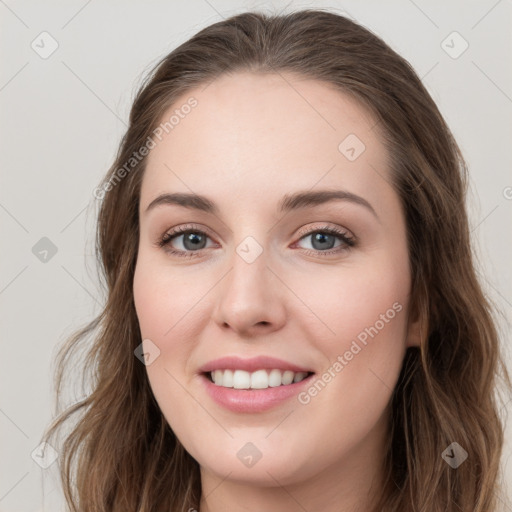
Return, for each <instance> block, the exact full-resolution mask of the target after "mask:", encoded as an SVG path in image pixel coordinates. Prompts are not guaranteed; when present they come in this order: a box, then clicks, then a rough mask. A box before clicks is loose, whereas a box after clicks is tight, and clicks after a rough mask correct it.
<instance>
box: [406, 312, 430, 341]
mask: <svg viewBox="0 0 512 512" xmlns="http://www.w3.org/2000/svg"><path fill="white" fill-rule="evenodd" d="M427 332H428V327H427V319H426V318H425V311H424V310H423V312H422V313H420V312H419V308H418V307H414V306H412V307H411V309H410V311H409V316H408V319H407V336H406V347H407V348H408V347H420V346H421V344H422V341H423V340H424V339H426V337H427Z"/></svg>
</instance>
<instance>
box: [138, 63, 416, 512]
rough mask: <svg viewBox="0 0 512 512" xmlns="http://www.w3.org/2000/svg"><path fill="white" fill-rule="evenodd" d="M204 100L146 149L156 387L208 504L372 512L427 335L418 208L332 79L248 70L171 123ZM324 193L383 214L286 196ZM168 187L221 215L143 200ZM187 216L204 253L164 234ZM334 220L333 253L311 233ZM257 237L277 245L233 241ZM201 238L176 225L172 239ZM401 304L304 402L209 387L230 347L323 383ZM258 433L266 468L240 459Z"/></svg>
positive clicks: (198, 94) (148, 310)
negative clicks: (364, 338)
mask: <svg viewBox="0 0 512 512" xmlns="http://www.w3.org/2000/svg"><path fill="white" fill-rule="evenodd" d="M190 96H193V97H195V98H196V99H197V101H198V105H197V106H196V107H195V108H194V109H193V110H192V111H191V112H190V113H189V114H188V115H187V116H185V117H184V118H183V119H180V122H179V124H178V125H176V126H175V127H174V128H173V130H172V131H169V134H168V135H166V136H165V137H164V138H163V139H162V141H161V142H159V143H158V144H157V145H156V147H154V148H153V149H152V150H151V152H150V154H149V156H148V161H147V168H146V171H145V176H144V179H143V183H142V189H141V198H140V240H139V252H138V260H137V266H136V271H135V277H134V283H133V290H134V299H135V305H136V310H137V315H138V318H139V322H140V329H141V335H142V339H150V340H151V341H152V343H154V344H155V345H156V346H157V347H158V348H159V350H160V355H159V356H158V357H157V358H156V359H155V360H154V362H152V363H151V364H150V365H148V366H146V369H147V373H148V378H149V381H150V384H151V387H152V390H153V392H154V395H155V397H156V399H157V401H158V404H159V406H160V408H161V410H162V412H163V414H164V416H165V418H166V419H167V421H168V422H169V424H170V426H171V428H172V429H173V431H174V432H175V434H176V435H177V437H178V439H179V440H180V441H181V443H182V444H183V445H184V447H185V448H186V450H187V451H188V452H189V453H190V454H191V455H192V456H193V457H194V458H195V459H196V460H197V461H198V462H199V464H200V468H201V479H202V488H203V497H202V500H201V512H203V511H209V512H217V511H224V510H246V511H261V510H267V511H271V512H273V511H275V512H278V511H279V512H286V511H294V512H295V511H296V510H302V508H303V509H305V510H323V511H325V512H329V511H336V512H348V511H350V512H353V511H356V510H361V511H362V510H368V507H369V506H370V504H371V503H370V502H371V499H370V497H369V496H371V495H372V492H373V490H377V489H378V488H379V486H380V485H381V478H382V473H383V472H382V466H381V464H382V458H383V454H384V451H385V449H386V448H387V447H388V445H389V439H388V435H387V433H386V427H387V423H388V420H389V403H390V398H391V395H392V391H393V389H394V387H395V385H396V382H397V379H398V376H399V373H400V369H401V365H402V362H403V357H404V354H405V351H406V348H407V347H409V346H413V345H418V344H419V342H420V341H419V340H420V337H419V326H418V323H417V322H416V321H413V319H412V317H411V315H410V314H409V308H408V303H409V295H410V286H411V276H410V271H409V259H408V250H407V243H406V231H405V220H404V215H403V211H402V208H401V204H400V199H399V197H398V195H397V193H396V191H395V190H394V189H393V187H392V186H391V185H390V183H389V177H390V170H389V168H388V155H387V153H386V149H385V147H384V146H383V143H382V141H381V139H380V136H379V134H378V133H377V129H376V128H375V120H374V119H373V118H372V116H371V115H370V114H369V113H368V112H367V111H366V110H364V109H363V108H362V107H361V106H359V105H358V104H357V103H356V102H354V101H353V100H352V99H351V98H349V97H348V96H346V95H345V94H342V93H340V92H339V91H336V90H334V89H333V88H332V87H331V86H329V85H327V84H325V83H322V82H319V81H315V80H310V79H304V78H301V77H298V76H294V75H291V74H282V75H277V74H265V75H263V74H253V73H248V72H244V73H242V72H240V73H237V74H234V75H231V76H227V75H226V76H222V77H220V78H219V79H217V80H216V81H214V82H213V83H211V84H210V85H208V87H206V88H205V87H201V88H198V89H196V90H193V91H190V92H189V93H187V94H186V95H184V96H182V97H181V98H180V99H179V100H178V101H176V103H175V104H174V105H173V107H172V108H171V109H169V112H166V113H165V115H163V116H162V120H167V119H169V117H170V115H171V114H172V111H173V110H174V109H175V108H179V107H180V105H183V104H184V103H185V102H186V101H187V99H188V98H189V97H190ZM349 134H356V135H357V137H358V138H359V139H360V140H361V141H363V143H364V144H365V146H366V149H365V151H364V152H363V153H362V154H360V156H359V157H358V158H357V159H356V160H354V161H349V160H348V159H347V158H346V157H345V155H344V154H342V153H341V152H340V151H339V150H338V145H339V144H340V142H342V141H343V140H344V139H345V137H347V135H349ZM320 189H322V190H324V189H326V190H340V189H343V190H346V191H349V192H351V193H354V194H357V195H359V196H361V197H363V198H364V199H365V200H366V201H368V202H369V203H370V204H371V206H372V207H373V209H374V210H375V213H376V215H374V214H373V213H372V212H371V211H370V210H369V209H368V208H365V207H364V206H362V205H359V204H355V203H352V202H350V201H346V200H343V201H331V202H327V203H324V204H321V205H317V206H313V207H307V208H302V209H299V210H294V211H290V212H288V213H287V214H286V215H284V214H283V213H280V212H279V211H278V204H279V202H280V200H281V198H282V197H283V196H284V195H286V194H291V193H293V192H296V191H299V190H301V191H305V190H320ZM169 192H185V193H190V192H194V193H197V194H201V195H205V196H207V197H208V198H209V199H210V200H212V201H213V202H215V203H216V205H217V206H218V209H219V212H218V214H216V215H213V214H211V213H206V212H201V211H198V210H193V209H188V208H185V207H183V206H179V205H160V206H157V207H155V208H152V209H150V210H149V211H146V209H147V207H148V205H149V204H150V203H151V202H152V201H153V200H154V199H155V198H156V197H157V196H159V195H160V194H163V193H169ZM377 216H378V217H377ZM190 223H193V224H194V226H193V228H195V229H196V230H197V229H199V230H202V231H205V232H206V233H207V238H206V240H207V242H206V245H203V246H201V247H204V248H203V249H201V250H200V251H198V252H197V254H199V255H198V256H197V255H196V256H195V257H191V258H184V257H179V256H175V255H172V254H170V253H169V252H167V251H166V250H165V249H166V248H165V247H163V248H161V247H159V246H158V245H157V242H158V240H159V239H160V238H161V237H162V236H163V235H164V234H165V233H166V232H170V231H171V228H174V227H177V226H185V225H187V227H188V225H189V224H190ZM325 226H328V227H333V228H336V227H337V228H339V229H341V230H342V231H344V232H347V233H349V234H350V235H352V236H353V237H355V239H356V241H357V243H356V245H355V246H353V247H348V248H346V247H347V246H345V245H344V243H343V241H342V240H341V239H337V238H336V239H335V242H334V244H335V245H334V247H333V248H332V249H331V247H332V246H329V247H327V249H325V248H324V249H322V246H319V245H317V244H315V243H314V239H313V237H312V236H311V233H314V232H315V230H317V231H321V230H322V228H324V227H325ZM307 232H309V233H310V234H309V236H307V235H306V233H307ZM203 236H204V235H203ZM248 236H251V237H253V238H254V239H255V240H256V241H257V242H258V244H259V245H260V246H261V248H262V251H263V252H262V253H261V254H260V255H259V257H257V258H256V259H255V261H254V262H252V263H247V262H246V261H245V260H244V259H243V258H242V257H240V256H239V255H238V254H237V252H236V248H237V246H238V245H239V244H240V243H241V242H242V241H243V240H244V239H245V238H246V237H248ZM342 246H343V247H345V249H344V250H341V251H340V252H338V253H336V254H335V253H334V252H335V251H336V250H338V249H339V248H340V247H342ZM190 247H193V246H190V245H188V246H184V237H183V236H180V235H179V234H178V236H177V237H176V238H174V239H173V242H172V247H171V248H174V249H176V250H182V251H187V250H188V252H189V253H190V252H193V249H191V248H190ZM319 247H320V248H319ZM308 251H309V252H308ZM322 251H324V252H331V254H330V255H327V256H325V255H324V256H322ZM394 303H398V304H399V305H400V306H402V309H401V311H400V312H398V313H397V314H396V315H395V316H394V318H393V319H392V320H389V321H388V322H386V323H385V324H384V327H383V328H382V329H380V330H379V331H378V334H377V335H375V336H374V337H373V338H368V340H369V341H368V343H367V345H365V346H364V348H363V349H362V350H361V351H360V352H358V353H357V355H355V356H354V357H353V359H352V360H350V361H348V364H347V365H346V366H344V368H343V370H342V371H339V372H337V373H336V372H335V377H334V378H332V379H331V381H330V382H329V383H328V384H327V385H326V386H325V387H324V388H323V389H322V390H321V392H319V393H318V394H317V395H316V396H314V397H311V400H310V401H309V403H307V404H302V403H300V402H299V401H298V399H297V398H296V397H293V398H291V399H289V400H287V401H286V402H285V403H282V404H281V405H279V406H278V407H276V408H273V409H271V410H269V411H266V412H263V413H259V414H251V413H235V412H231V411H229V410H227V409H225V408H223V407H222V406H220V405H218V404H216V403H215V402H214V401H213V400H212V399H211V398H210V397H209V396H208V395H207V394H206V393H205V392H204V390H203V386H202V382H201V378H202V377H200V375H199V374H198V368H199V367H200V366H201V365H203V364H205V363H206V362H208V361H210V360H212V359H216V358H218V357H221V356H226V355H238V356H240V357H243V358H248V357H252V356H258V355H262V354H264V355H270V356H274V357H277V358H281V359H285V360H287V361H290V362H292V363H296V364H299V365H303V366H306V367H308V368H311V369H312V370H313V371H315V373H316V374H317V375H318V376H321V375H322V374H323V373H324V372H326V371H327V369H328V368H329V367H331V368H332V365H333V363H334V362H335V361H336V360H337V358H338V356H340V355H342V356H343V354H344V353H345V352H346V351H347V350H349V348H350V346H351V343H352V342H353V340H356V339H357V336H358V335H359V334H360V333H361V332H362V331H364V329H365V328H367V327H369V326H374V325H375V324H376V321H377V320H379V318H381V317H380V315H382V314H385V313H386V311H387V310H389V309H390V308H392V305H393V304H394ZM145 343H147V342H145ZM360 345H361V344H360ZM247 442H252V443H253V444H254V445H255V446H256V447H257V448H258V450H259V451H260V452H261V454H262V457H261V459H260V460H259V461H258V462H257V463H256V464H255V465H254V466H252V467H246V466H245V465H244V464H242V463H241V461H240V460H239V459H238V458H237V452H238V451H239V450H240V449H241V448H242V447H243V446H244V445H245V444H246V443H247ZM370 489H371V490H370ZM301 507H302V508H301Z"/></svg>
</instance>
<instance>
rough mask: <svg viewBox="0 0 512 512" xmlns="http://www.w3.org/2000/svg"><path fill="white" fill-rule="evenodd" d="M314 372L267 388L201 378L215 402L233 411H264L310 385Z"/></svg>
mask: <svg viewBox="0 0 512 512" xmlns="http://www.w3.org/2000/svg"><path fill="white" fill-rule="evenodd" d="M313 376H314V374H311V375H309V376H308V377H306V378H305V379H304V380H301V381H300V382H294V383H293V384H288V385H287V386H277V387H275V388H267V389H234V388H225V387H224V386H217V385H215V384H214V383H213V382H212V381H211V380H210V379H209V378H208V377H206V376H205V375H202V376H201V378H202V380H203V382H204V386H205V387H206V392H207V393H208V394H209V395H210V397H211V398H212V399H213V401H214V402H216V403H217V404H219V405H221V406H223V407H225V408H226V409H229V410H230V411H233V412H244V413H246V412H253V413H254V412H263V411H267V410H269V409H272V408H273V407H277V406H278V405H280V404H282V403H283V402H284V401H285V400H288V399H289V398H291V397H293V396H295V395H297V394H298V393H299V392H300V390H301V389H302V388H304V387H305V386H308V385H309V383H310V381H311V378H312V377H313Z"/></svg>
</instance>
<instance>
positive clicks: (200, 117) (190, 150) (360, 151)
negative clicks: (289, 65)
mask: <svg viewBox="0 0 512 512" xmlns="http://www.w3.org/2000/svg"><path fill="white" fill-rule="evenodd" d="M191 98H193V99H194V100H195V102H196V106H194V107H193V108H188V107H187V108H182V107H183V106H184V105H187V104H190V99H191ZM176 111H177V112H176ZM173 113H174V114H176V115H175V116H174V119H173V120H174V123H172V125H171V124H169V123H168V125H167V130H164V131H163V133H162V136H161V139H162V140H161V141H160V140H158V139H155V142H156V146H155V147H154V148H153V149H152V150H151V152H150V154H149V156H148V160H147V165H146V172H145V176H144V180H143V185H142V193H141V194H142V197H141V207H144V205H146V206H147V204H148V203H149V202H150V201H151V199H152V198H153V197H154V196H155V195H158V194H160V193H164V192H168V191H169V190H178V191H183V192H190V191H193V192H196V193H203V194H205V195H212V194H217V195H218V196H223V195H224V197H225V199H226V200H227V201H229V200H230V198H231V201H232V200H233V196H232V193H233V191H236V192H237V195H238V197H239V198H240V199H241V200H243V199H245V200H247V201H249V202H253V201H257V199H258V197H260V198H261V197H263V196H261V195H260V193H261V194H265V197H267V198H270V197H271V195H272V191H273V190H274V191H276V197H277V196H279V197H281V195H283V193H286V192H289V191H290V189H296V188H297V189H311V188H312V187H314V186H315V184H316V183H319V184H320V182H321V186H322V187H321V188H339V187H340V186H342V185H347V186H348V187H349V188H351V189H352V191H353V192H355V193H358V192H359V193H366V195H367V196H368V194H370V195H371V191H370V190H369V189H371V188H372V187H373V188H375V186H376V185H377V184H378V185H379V186H380V185H382V186H384V187H385V186H386V179H384V180H383V177H384V178H385V176H386V175H387V172H388V171H387V160H388V159H387V152H386V150H385V148H384V146H383V144H382V142H381V140H380V137H379V135H378V131H377V129H375V125H376V122H375V119H374V118H373V116H372V115H371V114H370V113H369V111H368V110H366V109H365V108H363V107H362V106H361V105H360V104H358V103H357V102H356V101H355V100H354V99H352V98H351V97H350V96H348V95H346V94H344V93H342V92H340V91H338V90H336V89H335V88H334V87H333V86H331V85H330V84H326V83H324V82H320V81H317V80H312V79H307V78H304V77H299V76H297V75H294V74H290V73H281V74H255V73H249V72H244V73H236V74H234V75H224V76H221V77H220V78H218V79H217V80H215V81H213V82H212V83H210V84H205V85H203V86H201V87H198V88H197V89H194V90H191V91H189V92H187V93H186V94H184V95H182V96H181V97H180V98H179V99H178V100H176V101H175V102H174V104H173V105H172V107H170V108H169V109H168V111H167V112H165V113H164V114H163V115H162V117H161V119H160V122H161V123H162V125H161V126H165V125H164V124H163V123H166V122H167V121H169V119H170V118H171V116H173ZM354 156H355V157H356V158H354ZM365 189H366V190H365ZM277 191H280V192H279V193H277Z"/></svg>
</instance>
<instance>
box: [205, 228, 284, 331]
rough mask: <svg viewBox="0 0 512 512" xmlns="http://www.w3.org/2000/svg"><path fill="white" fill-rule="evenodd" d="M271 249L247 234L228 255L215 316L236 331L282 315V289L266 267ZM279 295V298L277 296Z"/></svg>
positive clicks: (273, 322) (275, 320)
mask: <svg viewBox="0 0 512 512" xmlns="http://www.w3.org/2000/svg"><path fill="white" fill-rule="evenodd" d="M269 263H270V253H269V251H268V250H267V249H266V247H264V246H263V244H262V243H260V242H258V240H256V238H255V237H254V236H246V237H245V238H244V239H243V240H242V241H241V242H240V243H239V244H238V245H237V246H235V250H234V252H233V254H232V256H231V259H230V262H229V265H230V271H229V272H228V274H227V275H226V277H225V279H223V282H222V285H221V286H220V287H219V298H218V302H217V307H216V311H215V313H214V317H215V319H216V321H217V322H218V323H219V324H222V325H226V324H227V325H229V326H231V327H232V328H233V329H235V330H237V331H245V330H247V329H251V328H252V327H253V326H255V325H258V324H260V325H261V324H265V325H268V324H271V325H273V326H274V327H276V326H278V325H280V323H281V321H282V319H283V317H284V304H283V301H282V300H281V299H282V297H281V293H282V290H280V289H278V288H279V287H276V284H277V283H276V282H275V279H274V277H273V274H272V272H271V271H270V270H269V268H267V265H268V264H269ZM280 297H281V298H280Z"/></svg>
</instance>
